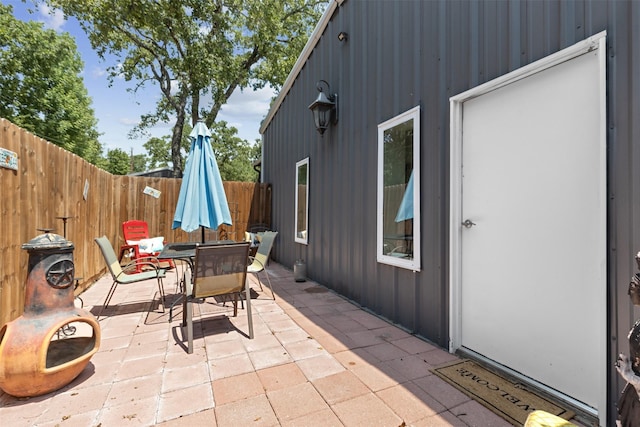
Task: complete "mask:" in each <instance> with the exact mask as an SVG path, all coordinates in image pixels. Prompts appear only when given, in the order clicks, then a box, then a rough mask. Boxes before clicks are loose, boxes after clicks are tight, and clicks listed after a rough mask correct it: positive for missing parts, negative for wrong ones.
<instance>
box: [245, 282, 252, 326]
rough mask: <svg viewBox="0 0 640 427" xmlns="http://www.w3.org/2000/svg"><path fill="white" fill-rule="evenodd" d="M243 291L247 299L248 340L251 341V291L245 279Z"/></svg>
mask: <svg viewBox="0 0 640 427" xmlns="http://www.w3.org/2000/svg"><path fill="white" fill-rule="evenodd" d="M244 290H245V292H246V299H247V320H248V323H249V339H253V316H252V314H251V291H250V286H249V279H248V278H247V279H245V282H244Z"/></svg>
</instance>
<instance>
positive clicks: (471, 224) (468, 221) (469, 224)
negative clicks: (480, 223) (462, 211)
mask: <svg viewBox="0 0 640 427" xmlns="http://www.w3.org/2000/svg"><path fill="white" fill-rule="evenodd" d="M462 225H464V226H465V227H466V228H471V227H473V226H474V225H476V223H475V222H473V221H471V220H470V219H466V220H465V221H464V222H463V223H462Z"/></svg>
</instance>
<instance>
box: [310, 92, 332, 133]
mask: <svg viewBox="0 0 640 427" xmlns="http://www.w3.org/2000/svg"><path fill="white" fill-rule="evenodd" d="M324 86H326V90H327V93H328V94H327V95H325V93H324ZM316 88H317V89H318V92H320V93H319V94H318V98H316V100H315V101H313V102H312V103H311V105H309V109H310V110H311V112H312V113H313V122H314V123H315V125H316V129H317V130H318V132H320V135H322V134H324V131H325V130H327V128H328V127H329V123H330V122H332V121H333V123H334V124H335V123H337V122H338V94H337V93H334V94H331V93H330V92H331V88H330V87H329V83H327V82H326V81H325V80H319V81H318V83H317V84H316ZM332 116H333V117H332ZM332 119H333V120H332Z"/></svg>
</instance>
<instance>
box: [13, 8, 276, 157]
mask: <svg viewBox="0 0 640 427" xmlns="http://www.w3.org/2000/svg"><path fill="white" fill-rule="evenodd" d="M2 2H3V4H5V5H6V4H8V5H11V6H12V7H13V14H14V16H15V17H16V18H18V19H21V20H23V21H38V22H42V23H43V24H44V25H45V27H46V28H51V29H54V30H56V31H58V32H68V33H69V34H71V36H73V37H74V38H75V40H76V44H77V47H78V51H79V52H80V55H81V56H82V60H83V61H84V72H83V75H82V77H83V79H84V84H85V86H86V87H87V90H88V92H89V96H90V97H91V99H92V100H93V104H92V107H93V109H94V111H95V115H96V118H97V119H98V131H99V132H100V133H101V134H102V135H101V136H100V138H99V140H100V142H101V143H102V145H103V148H104V153H105V154H106V152H107V150H112V149H114V148H120V149H122V150H124V151H125V152H127V153H130V152H131V150H132V149H133V153H134V154H143V153H145V152H146V151H145V149H144V147H143V146H142V145H143V144H144V143H145V142H146V141H147V139H148V137H145V138H141V139H133V140H132V139H129V137H128V134H129V132H130V131H131V130H132V129H133V127H134V126H135V125H136V123H138V121H139V120H140V116H141V115H142V114H146V113H150V112H152V111H154V107H155V104H156V100H157V99H158V97H159V96H160V92H159V91H158V90H157V89H156V90H153V89H152V88H151V87H149V89H146V90H145V89H143V90H139V91H138V94H137V95H134V94H132V93H129V92H127V88H132V87H133V85H132V84H129V83H127V82H125V81H124V80H123V79H122V80H118V81H116V82H115V83H114V85H113V86H112V87H109V84H108V81H107V74H106V71H105V70H106V68H107V67H108V66H110V65H115V64H116V60H115V59H113V60H112V62H108V63H107V62H104V61H101V60H100V59H99V58H98V56H97V55H96V54H95V52H94V51H93V49H92V48H91V44H90V43H89V40H88V38H87V36H86V35H85V34H84V32H83V31H82V29H81V28H80V26H79V25H78V23H77V21H76V20H75V19H70V20H68V21H66V20H65V19H64V17H63V15H62V13H61V12H59V11H58V12H57V13H53V14H49V13H47V11H46V10H45V9H42V7H41V8H40V10H39V11H35V13H29V9H31V10H35V7H34V6H33V3H32V2H30V1H27V2H26V3H23V2H22V1H20V0H2ZM273 96H274V92H273V91H272V90H271V89H268V88H267V89H263V90H260V91H255V92H254V91H252V90H251V89H246V90H245V91H243V92H240V91H239V90H237V91H236V92H234V94H233V95H232V96H231V98H229V101H228V103H227V104H226V105H225V106H223V107H222V109H221V111H220V113H219V114H218V120H226V121H227V122H228V123H229V124H230V125H231V126H234V127H236V128H237V129H238V136H239V137H240V138H242V139H246V140H248V141H250V142H253V141H255V140H256V139H258V138H260V133H259V131H258V129H259V128H260V121H261V120H262V119H263V118H264V117H265V116H266V114H267V112H268V110H269V103H270V101H271V98H272V97H273ZM171 129H172V123H167V124H160V125H158V126H156V127H154V128H152V129H150V130H149V133H150V136H157V137H160V136H164V135H167V136H169V135H171Z"/></svg>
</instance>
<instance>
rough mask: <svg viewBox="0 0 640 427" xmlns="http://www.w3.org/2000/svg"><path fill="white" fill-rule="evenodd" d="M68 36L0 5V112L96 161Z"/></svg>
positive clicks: (90, 117)
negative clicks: (25, 20) (21, 17)
mask: <svg viewBox="0 0 640 427" xmlns="http://www.w3.org/2000/svg"><path fill="white" fill-rule="evenodd" d="M83 67H84V65H83V63H82V60H81V59H80V55H79V53H78V51H77V48H76V45H75V42H74V40H73V38H72V37H71V36H70V35H69V34H67V33H63V34H58V33H56V32H55V31H53V30H46V29H44V26H43V24H42V23H38V22H34V21H31V22H23V21H20V20H18V19H16V18H15V17H14V16H13V9H12V8H11V6H4V5H0V116H2V117H4V118H6V119H8V120H10V121H12V122H13V123H15V124H16V125H18V126H20V127H22V128H24V129H27V130H29V131H30V132H32V133H34V134H36V135H38V136H40V137H41V138H44V139H46V140H48V141H50V142H52V143H54V144H56V145H59V146H61V147H62V148H64V149H66V150H68V151H71V152H72V153H75V154H77V155H78V156H80V157H82V158H84V159H86V160H87V161H89V162H92V163H94V164H97V163H99V160H100V156H101V154H102V147H101V146H100V143H99V142H98V136H99V134H98V131H97V123H98V122H97V120H96V118H95V116H94V112H93V109H92V108H91V98H89V96H88V93H87V89H86V87H85V86H84V81H83V79H82V77H81V73H82V71H83Z"/></svg>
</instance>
